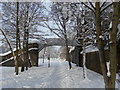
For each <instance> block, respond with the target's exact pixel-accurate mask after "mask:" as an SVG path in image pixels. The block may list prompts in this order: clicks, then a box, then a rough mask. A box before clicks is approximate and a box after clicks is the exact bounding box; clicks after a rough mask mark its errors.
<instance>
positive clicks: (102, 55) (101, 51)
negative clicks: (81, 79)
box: [95, 2, 108, 87]
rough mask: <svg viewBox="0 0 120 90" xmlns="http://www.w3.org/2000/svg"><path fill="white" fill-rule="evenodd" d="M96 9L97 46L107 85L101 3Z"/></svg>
mask: <svg viewBox="0 0 120 90" xmlns="http://www.w3.org/2000/svg"><path fill="white" fill-rule="evenodd" d="M95 6H96V9H95V14H96V15H95V19H96V32H97V45H98V49H99V57H100V64H101V69H102V74H103V78H104V82H105V85H107V84H108V77H107V66H106V60H105V51H104V43H103V40H102V38H100V36H101V35H102V31H101V18H100V15H101V13H100V2H96V3H95ZM105 87H107V86H105Z"/></svg>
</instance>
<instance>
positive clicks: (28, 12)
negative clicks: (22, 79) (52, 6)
mask: <svg viewBox="0 0 120 90" xmlns="http://www.w3.org/2000/svg"><path fill="white" fill-rule="evenodd" d="M43 8H44V7H43V5H42V3H41V2H39V3H36V2H31V3H30V2H26V3H23V2H8V3H2V29H1V31H2V32H3V35H4V36H5V37H6V38H5V39H6V40H7V42H8V44H9V47H10V50H11V52H12V53H13V56H14V60H15V72H16V75H18V73H19V64H22V67H21V72H23V71H24V67H26V70H28V66H29V67H31V64H30V60H29V54H28V43H29V42H28V41H29V37H32V35H33V34H31V31H32V30H34V29H36V28H37V27H36V25H37V24H39V22H40V21H41V19H44V18H41V17H43V16H42V14H41V13H43V11H42V9H43ZM15 32H16V34H15ZM8 35H9V38H7V36H8ZM11 42H13V44H11ZM12 46H14V47H16V51H17V52H16V53H15V54H14V52H13V48H12Z"/></svg>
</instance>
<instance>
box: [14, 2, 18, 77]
mask: <svg viewBox="0 0 120 90" xmlns="http://www.w3.org/2000/svg"><path fill="white" fill-rule="evenodd" d="M18 14H19V2H17V11H16V60H15V72H16V75H18V72H19V67H18V59H19V57H18V47H19V45H18V43H19V21H18Z"/></svg>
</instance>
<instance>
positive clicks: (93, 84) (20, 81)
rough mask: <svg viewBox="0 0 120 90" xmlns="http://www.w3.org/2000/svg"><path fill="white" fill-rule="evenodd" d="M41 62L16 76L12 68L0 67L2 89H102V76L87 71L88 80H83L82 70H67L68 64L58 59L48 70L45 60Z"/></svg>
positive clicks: (52, 61)
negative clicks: (0, 71)
mask: <svg viewBox="0 0 120 90" xmlns="http://www.w3.org/2000/svg"><path fill="white" fill-rule="evenodd" d="M41 62H42V61H41ZM41 62H40V66H39V67H32V68H30V69H29V70H28V71H25V72H22V73H21V72H20V73H19V75H18V76H16V75H15V74H14V67H0V68H1V69H2V88H104V84H103V78H102V76H101V75H100V74H97V73H95V72H93V71H91V70H88V71H87V73H88V78H89V79H90V80H84V78H83V69H82V68H81V67H76V66H75V65H74V64H72V65H73V68H72V70H69V69H68V62H65V61H62V60H60V59H52V60H51V67H50V68H48V67H47V60H46V61H45V63H44V64H43V63H41ZM0 74H1V73H0ZM0 81H1V80H0Z"/></svg>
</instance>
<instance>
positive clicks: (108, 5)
mask: <svg viewBox="0 0 120 90" xmlns="http://www.w3.org/2000/svg"><path fill="white" fill-rule="evenodd" d="M112 5H113V3H111V4H109V5H107V6H106V7H105V8H103V9H102V10H101V11H100V13H102V12H103V11H104V10H106V9H107V8H108V7H110V6H112Z"/></svg>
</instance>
